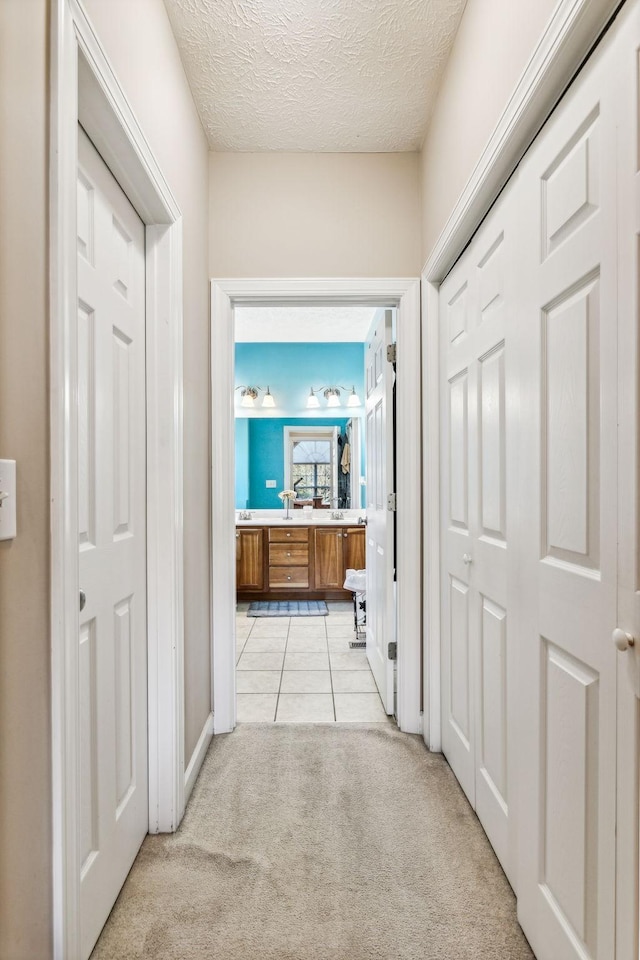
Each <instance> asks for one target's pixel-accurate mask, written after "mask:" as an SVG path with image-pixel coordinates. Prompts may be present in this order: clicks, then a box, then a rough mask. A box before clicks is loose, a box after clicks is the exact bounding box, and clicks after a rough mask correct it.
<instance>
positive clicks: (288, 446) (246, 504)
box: [235, 417, 364, 510]
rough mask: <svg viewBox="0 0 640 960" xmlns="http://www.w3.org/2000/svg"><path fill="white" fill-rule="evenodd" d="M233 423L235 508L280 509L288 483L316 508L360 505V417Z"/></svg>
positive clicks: (249, 419) (253, 419)
mask: <svg viewBox="0 0 640 960" xmlns="http://www.w3.org/2000/svg"><path fill="white" fill-rule="evenodd" d="M235 428H236V451H235V453H236V457H235V462H236V485H235V487H236V489H235V508H236V510H281V509H282V503H281V501H280V500H279V498H278V494H279V493H280V491H281V490H286V489H295V490H296V492H297V493H298V499H299V501H301V502H304V503H306V504H308V505H310V506H314V507H315V508H316V509H320V508H329V507H332V508H334V509H350V508H351V506H352V504H353V507H354V508H359V507H360V506H361V504H362V497H363V493H364V488H363V487H362V486H361V476H362V475H363V474H364V450H363V449H362V444H361V443H360V436H361V431H360V421H359V420H356V419H351V418H348V417H344V418H332V419H326V420H325V419H318V418H317V417H315V418H313V419H310V418H304V417H287V418H286V419H285V418H277V417H237V418H236V421H235ZM345 451H346V452H345ZM354 470H355V473H354ZM361 491H362V492H361ZM354 492H355V496H354Z"/></svg>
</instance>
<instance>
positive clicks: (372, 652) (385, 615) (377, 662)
mask: <svg viewBox="0 0 640 960" xmlns="http://www.w3.org/2000/svg"><path fill="white" fill-rule="evenodd" d="M391 322H392V316H391V310H380V311H378V313H377V314H376V318H375V320H374V324H373V326H372V328H371V332H370V333H369V337H368V338H367V341H366V344H365V385H366V387H365V389H366V405H365V412H366V421H365V423H366V425H365V446H366V457H367V487H366V489H367V531H366V533H367V551H366V568H367V658H368V660H369V664H370V666H371V671H372V673H373V676H374V678H375V681H376V684H377V686H378V692H379V694H380V697H381V699H382V703H383V706H384V708H385V710H386V712H387V713H388V714H393V713H394V711H395V694H394V670H393V666H394V662H393V661H392V660H390V659H389V655H388V645H389V643H390V642H392V641H395V639H396V637H395V602H394V523H393V520H394V514H393V513H391V512H390V511H389V509H388V505H387V497H388V495H389V494H390V493H392V492H393V417H392V409H391V404H392V391H393V378H394V373H393V366H392V364H391V363H389V362H388V360H387V345H388V344H390V343H391Z"/></svg>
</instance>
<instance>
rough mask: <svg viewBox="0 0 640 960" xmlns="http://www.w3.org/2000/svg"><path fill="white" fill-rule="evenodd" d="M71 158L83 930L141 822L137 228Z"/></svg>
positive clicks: (98, 167) (141, 345) (96, 166)
mask: <svg viewBox="0 0 640 960" xmlns="http://www.w3.org/2000/svg"><path fill="white" fill-rule="evenodd" d="M78 133H79V143H78V154H79V169H78V422H79V431H78V433H79V436H78V461H79V462H78V494H79V517H78V520H79V533H80V542H79V577H80V587H81V589H82V590H83V591H84V592H85V595H86V606H85V607H84V609H83V610H82V611H81V613H80V618H79V645H80V658H79V667H80V669H79V693H80V713H79V717H78V721H79V725H80V743H81V757H80V760H81V763H80V770H79V775H80V801H81V819H80V823H79V825H78V832H79V856H80V870H81V873H80V932H81V944H82V951H81V952H82V957H83V958H85V957H88V956H89V954H90V953H91V950H92V948H93V945H94V943H95V941H96V939H97V937H98V935H99V933H100V930H101V929H102V926H103V924H104V922H105V920H106V919H107V917H108V915H109V913H110V911H111V908H112V907H113V904H114V903H115V900H116V897H117V895H118V892H119V890H120V887H121V886H122V884H123V883H124V881H125V879H126V876H127V873H128V872H129V869H130V867H131V864H132V862H133V860H134V858H135V856H136V853H137V852H138V849H139V847H140V844H141V843H142V840H143V839H144V836H145V834H146V833H147V829H148V809H149V808H148V787H147V666H146V663H147V661H146V643H147V639H146V638H147V627H146V616H147V609H146V606H147V605H146V522H145V521H146V479H145V469H146V455H145V421H146V418H145V264H144V227H143V224H142V222H141V221H140V219H139V218H138V216H137V214H136V212H135V211H134V209H133V207H132V206H131V204H130V203H129V201H128V200H127V198H126V196H125V195H124V193H123V192H122V190H121V189H120V187H119V186H118V184H117V183H116V181H115V179H114V178H113V176H112V175H111V173H110V171H109V170H108V169H107V167H106V166H105V164H104V162H103V160H102V159H101V157H100V156H99V154H98V153H97V152H96V150H95V149H94V147H93V146H92V144H91V142H90V141H89V139H88V138H87V137H86V135H85V134H84V132H83V131H82V130H81V129H79V131H78Z"/></svg>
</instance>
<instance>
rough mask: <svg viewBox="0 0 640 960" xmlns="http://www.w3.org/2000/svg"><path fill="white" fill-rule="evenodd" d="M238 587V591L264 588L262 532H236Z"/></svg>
mask: <svg viewBox="0 0 640 960" xmlns="http://www.w3.org/2000/svg"><path fill="white" fill-rule="evenodd" d="M236 586H237V588H238V590H262V589H263V588H264V553H263V546H262V530H261V529H260V530H236Z"/></svg>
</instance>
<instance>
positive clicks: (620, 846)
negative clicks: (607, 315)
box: [614, 2, 640, 960]
mask: <svg viewBox="0 0 640 960" xmlns="http://www.w3.org/2000/svg"><path fill="white" fill-rule="evenodd" d="M620 20H621V23H620V26H619V28H618V30H619V34H620V36H619V39H618V40H617V42H616V51H615V54H614V56H615V62H616V64H617V66H618V78H619V82H618V85H617V89H616V95H615V96H616V104H617V106H618V144H619V156H618V256H617V259H618V292H619V303H618V423H619V434H618V484H619V502H618V616H617V623H616V625H615V626H616V627H617V628H619V629H621V630H622V631H623V632H624V633H627V634H630V635H631V636H632V637H634V638H635V645H634V646H633V647H628V648H627V649H626V650H624V651H620V652H619V653H617V655H616V656H617V661H618V798H617V870H616V873H617V884H616V920H617V922H616V956H617V958H618V960H638V957H639V955H640V935H639V929H638V927H639V924H638V920H639V918H638V911H639V908H640V891H639V889H638V880H639V870H640V865H639V863H638V853H639V851H638V830H639V827H640V811H639V809H638V787H639V784H640V770H639V764H640V699H639V698H640V476H639V471H640V446H639V443H638V440H639V430H640V424H639V422H638V410H639V404H640V396H639V388H640V369H639V365H638V359H639V357H638V351H639V349H640V342H639V341H640V338H639V336H638V317H639V316H640V312H639V311H640V258H639V256H638V251H640V102H639V99H638V92H639V91H640V3H638V2H636V3H635V4H633V5H628V6H627V8H626V9H625V11H624V12H623V14H622V16H621V18H620Z"/></svg>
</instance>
